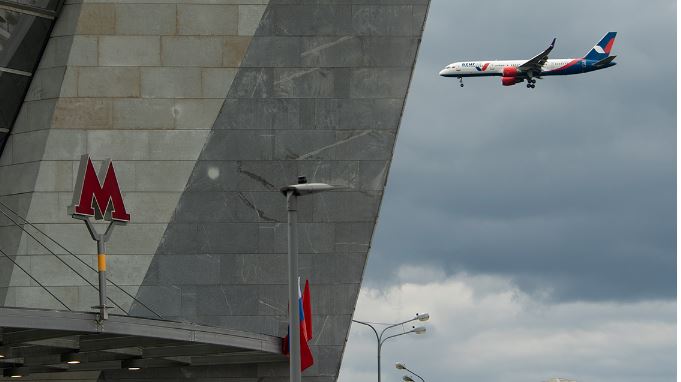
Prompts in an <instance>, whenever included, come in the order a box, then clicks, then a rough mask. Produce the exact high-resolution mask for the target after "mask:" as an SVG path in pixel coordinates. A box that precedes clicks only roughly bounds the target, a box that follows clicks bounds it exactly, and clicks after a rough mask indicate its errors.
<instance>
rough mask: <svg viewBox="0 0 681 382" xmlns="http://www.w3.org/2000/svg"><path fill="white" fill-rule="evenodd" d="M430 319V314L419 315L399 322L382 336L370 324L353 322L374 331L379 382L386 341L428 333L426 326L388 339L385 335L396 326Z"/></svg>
mask: <svg viewBox="0 0 681 382" xmlns="http://www.w3.org/2000/svg"><path fill="white" fill-rule="evenodd" d="M429 318H430V315H429V314H428V313H423V314H418V313H417V314H416V317H414V318H412V319H409V320H406V321H402V322H398V323H396V324H391V325H388V326H387V327H385V328H384V329H383V330H381V333H380V334H379V333H378V330H376V328H375V327H374V326H373V325H371V324H370V323H368V322H364V321H358V320H352V322H356V323H358V324H362V325H366V326H368V327H370V328H371V330H373V331H374V334H375V335H376V342H377V344H378V347H377V355H376V361H377V365H378V382H381V349H382V348H383V344H384V343H385V341H387V340H389V339H391V338H395V337H398V336H403V335H405V334H409V333H415V334H423V333H425V332H426V328H425V327H424V326H419V327H416V328H413V329H412V330H410V331H408V332H403V333H398V334H393V335H391V336H387V337H385V338H383V335H384V334H385V332H386V331H387V330H388V329H391V328H394V327H396V326H400V325H404V324H407V323H409V322H412V321H421V322H424V321H428V319H429Z"/></svg>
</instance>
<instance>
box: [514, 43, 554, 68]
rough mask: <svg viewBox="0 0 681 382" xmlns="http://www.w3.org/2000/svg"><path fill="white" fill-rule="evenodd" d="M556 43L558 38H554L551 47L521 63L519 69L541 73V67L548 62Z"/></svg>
mask: <svg viewBox="0 0 681 382" xmlns="http://www.w3.org/2000/svg"><path fill="white" fill-rule="evenodd" d="M555 44H556V39H555V38H554V39H553V41H551V45H549V47H548V48H546V50H545V51H543V52H541V53H539V54H538V55H536V56H534V57H532V58H531V59H529V60H528V61H527V62H525V63H524V64H522V65H520V66H519V67H518V70H519V71H521V72H533V73H534V74H535V75H538V74H539V73H541V68H542V66H544V64H545V63H546V60H548V59H549V53H551V51H552V50H553V46H554V45H555Z"/></svg>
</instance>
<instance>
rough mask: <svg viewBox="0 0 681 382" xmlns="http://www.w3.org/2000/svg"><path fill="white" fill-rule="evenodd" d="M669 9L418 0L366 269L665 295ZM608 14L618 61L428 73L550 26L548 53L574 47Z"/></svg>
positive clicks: (595, 292) (540, 45)
mask: <svg viewBox="0 0 681 382" xmlns="http://www.w3.org/2000/svg"><path fill="white" fill-rule="evenodd" d="M511 4H512V5H511ZM532 9H537V10H538V11H537V13H535V12H534V11H533V12H529V13H528V10H532ZM675 13H676V12H675V3H674V2H673V1H652V2H645V3H640V2H624V1H598V2H591V1H577V2H572V3H570V6H569V7H566V6H565V3H546V2H532V1H520V2H513V3H510V2H504V3H503V4H497V3H494V4H481V3H480V2H478V1H451V2H450V1H437V0H435V1H433V3H432V5H431V10H430V14H429V19H428V23H427V26H426V32H425V34H424V38H423V43H422V46H421V51H420V55H419V60H418V62H417V66H416V71H415V74H414V78H413V81H412V85H411V89H410V94H409V98H408V100H407V107H406V111H405V117H404V119H403V123H402V126H401V130H400V136H399V139H398V143H397V147H396V150H395V160H394V162H393V166H392V169H391V174H390V178H389V183H388V188H387V190H386V194H385V199H384V201H383V205H382V208H381V215H380V221H379V224H378V229H377V233H376V236H375V239H374V245H373V248H372V254H371V256H370V259H369V265H368V268H367V275H368V277H367V278H366V280H367V281H368V283H369V284H370V285H374V283H376V284H386V283H388V284H389V283H391V282H394V281H395V278H394V269H395V265H398V264H422V263H425V264H430V265H433V266H438V267H443V268H444V269H446V270H447V271H448V272H450V273H453V272H456V271H466V272H472V273H483V274H488V273H489V274H498V275H504V276H508V277H511V278H512V279H513V280H515V282H517V283H518V285H520V286H521V287H522V288H524V289H525V290H526V291H528V292H530V293H532V291H533V290H547V289H548V290H551V291H552V295H551V297H552V298H555V299H558V300H637V299H646V298H674V297H675V288H674V285H675V282H676V275H675V268H676V267H675V264H676V263H675V260H676V257H675V253H676V247H675V229H676V228H675V219H676V216H675V210H676V209H675V194H676V177H675V174H676V167H675V161H674V158H675V154H676V147H675V134H676V124H675V119H676V108H675V104H676V93H675V83H676V49H675V45H676V44H675ZM610 30H614V31H617V32H618V36H617V40H616V42H615V46H614V49H613V54H616V55H618V57H619V58H618V59H617V61H618V65H617V66H615V67H613V68H609V69H607V70H604V71H599V72H594V73H589V74H584V75H577V76H569V77H552V78H546V79H544V80H540V81H539V83H538V84H537V88H536V89H534V90H530V89H527V88H525V87H524V86H515V87H509V88H505V87H503V88H502V86H501V84H500V83H499V82H500V81H499V79H498V78H496V77H492V78H480V79H465V83H466V87H465V88H459V87H458V82H457V80H456V79H449V78H441V77H438V76H437V73H438V71H439V69H441V68H442V67H443V66H445V65H446V64H448V63H451V62H453V61H459V60H466V59H484V58H489V59H495V58H498V59H520V58H523V57H527V58H529V57H532V56H533V55H534V54H536V53H538V52H539V51H541V50H542V49H544V48H545V45H546V44H547V43H548V42H549V41H550V40H551V38H553V37H554V36H555V37H558V42H557V45H556V48H555V49H554V51H553V52H552V57H554V58H567V57H581V56H582V55H583V54H584V53H586V52H587V51H588V50H589V49H590V48H591V47H592V46H593V44H594V43H595V42H597V41H598V39H599V38H600V37H601V36H602V35H603V34H605V32H608V31H610Z"/></svg>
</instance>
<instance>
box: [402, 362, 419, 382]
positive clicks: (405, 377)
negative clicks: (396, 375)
mask: <svg viewBox="0 0 681 382" xmlns="http://www.w3.org/2000/svg"><path fill="white" fill-rule="evenodd" d="M395 368H396V369H398V370H406V371H408V372H410V373H412V374H414V375H415V376H417V377H418V378H419V379H420V380H421V382H426V381H425V380H423V378H421V376H420V375H418V374H416V373H414V372H413V371H411V370H409V369H407V367H406V366H404V364H403V363H402V362H397V363H396V364H395ZM402 379H403V380H405V381H412V382H413V381H414V380H413V379H411V378H410V377H409V376H408V375H405V376H404V377H402Z"/></svg>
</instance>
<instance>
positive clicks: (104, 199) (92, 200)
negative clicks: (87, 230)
mask: <svg viewBox="0 0 681 382" xmlns="http://www.w3.org/2000/svg"><path fill="white" fill-rule="evenodd" d="M101 179H103V180H104V181H103V182H101V181H100V180H101ZM69 212H70V213H71V214H72V215H77V216H94V217H95V219H97V220H101V219H104V220H107V221H117V222H129V221H130V214H128V213H127V212H126V211H125V205H124V204H123V197H122V196H121V189H120V187H118V180H117V179H116V171H115V170H114V167H113V164H112V163H111V161H110V160H107V161H105V162H104V164H102V168H101V169H100V171H99V176H97V173H96V172H95V167H94V166H93V165H92V161H91V160H90V157H89V156H88V155H87V154H85V155H83V156H82V157H81V160H80V168H79V169H78V178H77V181H76V187H75V190H74V194H73V205H72V206H71V207H69Z"/></svg>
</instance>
